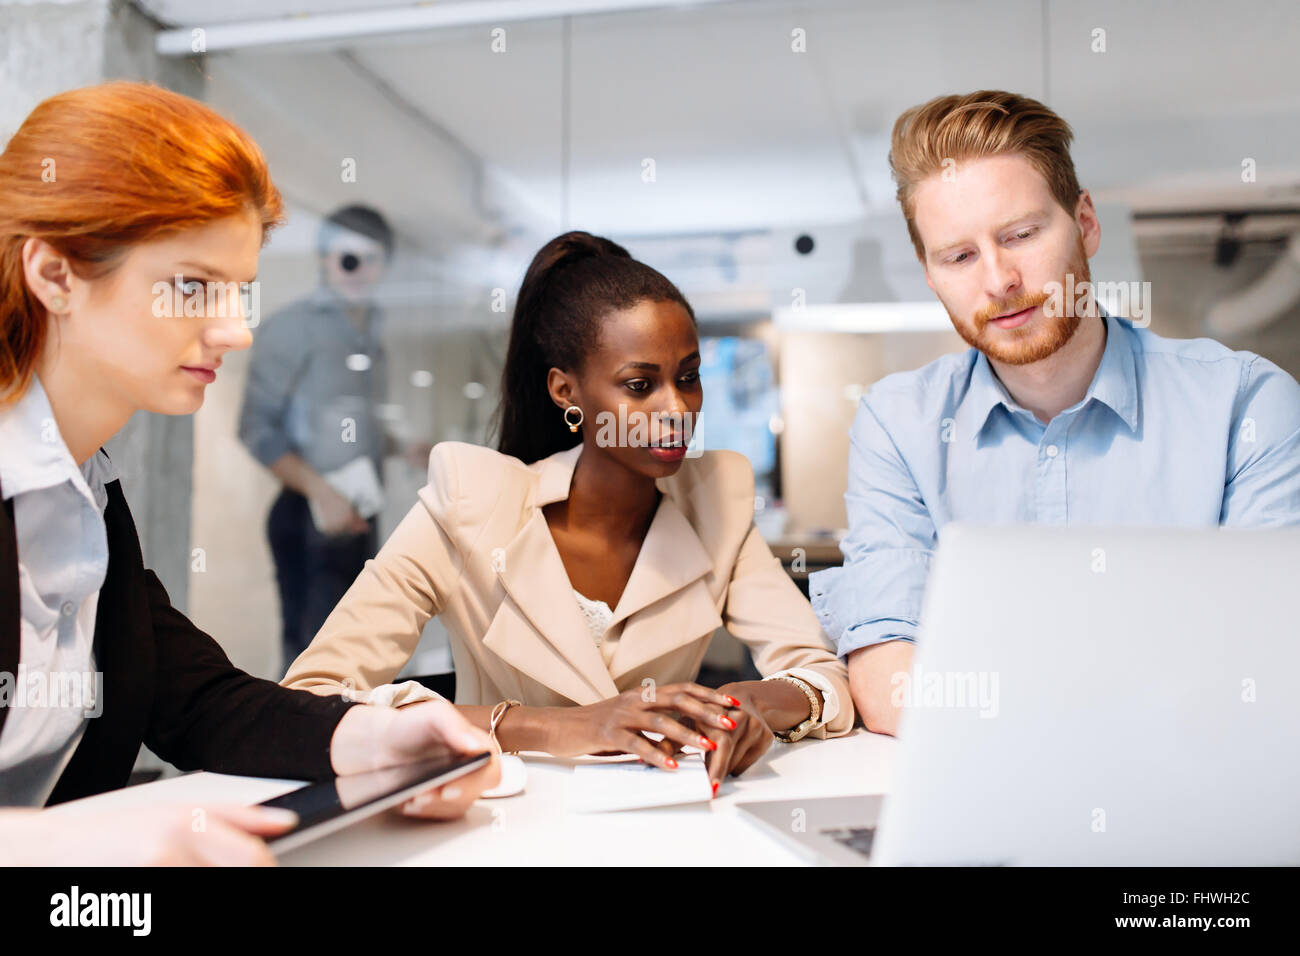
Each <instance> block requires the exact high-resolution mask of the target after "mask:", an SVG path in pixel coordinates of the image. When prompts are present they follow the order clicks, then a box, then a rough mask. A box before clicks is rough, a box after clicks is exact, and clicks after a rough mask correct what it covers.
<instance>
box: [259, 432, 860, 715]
mask: <svg viewBox="0 0 1300 956" xmlns="http://www.w3.org/2000/svg"><path fill="white" fill-rule="evenodd" d="M581 453H582V446H581V445H577V446H574V447H573V448H571V449H568V450H565V451H561V452H557V453H556V454H553V455H551V456H550V457H548V458H544V459H542V460H540V461H537V462H534V463H533V464H531V465H525V464H524V463H523V462H521V461H520V460H519V459H517V458H513V457H510V456H508V455H503V454H501V453H500V452H497V451H494V450H493V449H490V448H485V447H482V446H479V445H470V444H465V443H463V442H442V443H441V444H438V445H437V446H435V447H434V449H433V452H432V454H431V455H430V456H429V483H428V484H427V485H426V486H425V487H423V488H421V489H420V492H419V499H420V500H419V501H418V502H417V503H416V505H415V506H414V507H413V508H412V509H411V510H410V512H409V513H408V514H407V515H406V517H405V518H404V519H403V520H402V522H401V523H400V524H399V525H398V526H397V528H396V530H394V532H393V534H392V536H391V537H390V538H389V539H388V541H387V542H385V544H384V546H383V548H382V549H381V550H380V552H379V554H378V555H377V556H376V557H375V558H374V559H373V560H371V561H367V562H366V565H365V568H364V569H363V570H362V572H361V575H360V576H359V577H358V578H357V580H356V581H355V582H354V583H353V585H352V587H351V588H349V589H348V592H347V594H345V595H344V597H343V600H342V601H340V602H339V604H338V606H337V607H336V608H335V609H334V611H333V612H332V613H331V614H330V616H329V618H328V619H327V620H326V621H325V624H324V626H323V627H322V628H321V630H320V633H318V634H317V635H316V638H315V639H314V640H313V641H312V643H311V645H310V646H309V647H308V648H307V649H306V650H305V651H303V653H302V654H301V655H300V656H299V657H298V659H297V660H296V661H294V663H293V665H292V666H291V667H290V669H289V672H288V674H287V675H286V676H285V678H284V681H283V683H284V684H285V685H286V686H289V687H298V688H304V689H307V690H313V691H317V692H320V693H334V694H337V693H340V692H342V691H346V690H355V691H359V692H369V691H371V690H372V689H373V688H376V687H379V686H380V685H387V684H389V683H390V682H391V681H392V680H393V679H394V678H395V677H396V676H397V673H398V671H400V670H401V669H402V667H403V666H405V664H406V663H407V661H408V660H409V659H410V657H411V654H412V653H413V652H414V651H415V648H416V644H417V643H418V642H419V639H420V632H421V630H422V629H423V628H424V625H425V623H426V622H427V621H428V620H429V618H430V617H431V616H432V615H434V614H437V615H440V616H441V618H442V623H443V624H444V625H445V626H446V628H447V631H448V632H449V634H450V639H451V652H452V658H453V660H454V662H455V667H456V703H458V704H495V703H497V702H498V701H500V700H503V699H505V698H507V697H512V698H515V699H517V700H521V701H523V702H524V703H525V704H527V705H530V706H560V705H572V704H591V703H595V702H597V701H600V700H603V699H605V698H608V697H613V696H615V695H616V694H618V693H619V692H620V691H624V690H628V689H630V688H636V687H641V686H643V681H646V680H653V681H654V682H655V683H657V684H666V683H671V682H674V681H686V680H694V679H695V677H696V675H697V674H698V673H699V668H700V663H701V661H702V659H703V657H704V652H705V650H706V649H707V647H708V645H709V639H710V638H711V637H712V635H713V632H714V631H715V630H716V629H717V628H718V627H720V626H723V627H726V629H727V630H728V631H729V632H730V633H731V634H732V635H734V636H735V637H736V638H737V639H739V640H741V641H743V642H744V643H745V644H747V645H748V646H749V649H750V650H751V651H752V653H753V657H754V663H755V666H756V667H757V668H758V670H759V672H760V673H761V674H763V675H764V676H770V675H774V674H777V673H780V672H784V671H786V670H789V669H793V668H798V669H806V670H807V671H811V672H812V673H813V674H815V675H817V676H818V677H819V678H821V679H820V680H818V681H816V683H818V684H819V685H821V686H823V687H824V688H826V687H829V688H831V689H833V691H834V695H835V697H836V698H837V703H838V711H839V712H838V714H836V715H835V716H834V717H833V719H832V720H831V721H830V723H829V724H827V725H825V726H823V727H820V728H818V729H817V730H814V731H813V733H814V734H816V735H818V736H822V737H825V736H834V735H838V734H841V733H846V732H848V731H849V730H850V729H851V728H852V726H853V719H854V715H853V702H852V698H851V696H850V694H849V688H848V674H847V671H846V669H845V666H844V663H843V662H842V661H840V660H839V658H838V657H836V654H835V651H834V649H833V648H832V646H831V644H830V642H829V641H828V640H827V639H826V638H825V637H824V636H823V634H822V630H821V624H820V622H819V621H818V620H817V617H816V615H815V614H814V613H813V610H812V607H811V606H810V605H809V603H808V601H807V599H806V598H805V597H804V596H803V595H802V594H801V593H800V592H799V589H798V588H797V587H796V586H795V584H794V582H793V581H791V580H790V578H789V577H788V576H787V575H786V573H785V572H784V570H783V569H782V567H781V563H780V562H779V561H778V560H777V558H776V557H775V556H774V555H773V554H772V552H771V551H770V550H769V549H768V547H767V544H766V543H765V542H764V540H763V538H762V537H761V536H760V535H759V533H758V530H757V528H756V527H755V526H754V520H753V518H754V476H753V471H752V469H751V467H750V464H749V461H748V459H746V458H745V457H744V456H743V455H740V454H738V453H736V452H731V451H706V452H704V453H703V454H702V455H701V456H700V457H698V458H687V459H685V460H684V461H683V463H682V466H681V468H679V469H678V471H677V474H675V475H673V476H672V477H669V478H661V479H658V480H657V481H656V485H657V487H658V488H659V490H660V491H662V492H663V498H661V499H660V503H659V507H658V509H657V510H656V512H655V515H654V518H653V520H652V521H651V524H650V529H649V531H648V532H647V534H646V537H645V541H644V542H643V544H642V546H641V551H640V553H639V554H638V556H637V559H636V563H635V565H634V566H633V569H632V574H631V577H630V578H629V579H628V582H627V587H626V588H625V590H624V592H623V595H622V597H621V598H620V599H619V602H618V606H617V607H616V608H614V616H613V620H612V621H611V623H610V627H609V629H608V630H607V631H606V635H605V637H604V640H603V643H604V644H605V649H604V653H603V654H602V651H601V648H600V647H598V646H597V644H596V642H595V641H594V640H593V639H592V636H591V632H590V631H589V629H588V626H587V622H586V619H585V618H584V616H583V614H582V611H581V609H580V607H579V605H578V602H577V599H576V598H575V596H574V594H573V588H572V585H571V584H570V581H569V577H568V573H567V572H566V571H565V568H564V563H563V561H562V560H561V558H560V553H559V551H558V549H557V548H556V546H555V540H554V538H552V537H551V532H550V528H549V526H548V525H547V523H546V518H545V517H544V515H543V514H542V506H543V505H546V504H549V503H550V502H553V501H559V500H561V499H563V498H567V497H568V495H569V486H570V483H571V480H572V478H573V469H574V465H575V464H576V462H577V460H578V456H579V455H580V454H581ZM401 686H402V688H403V689H402V691H401V692H400V693H399V694H398V695H397V698H396V699H392V698H391V697H390V699H389V702H390V703H396V704H401V703H408V702H410V701H412V700H414V699H418V698H420V697H423V696H434V695H433V694H432V692H427V693H425V692H424V691H423V689H422V688H419V686H418V685H414V684H411V685H401ZM390 690H391V688H390ZM823 695H824V696H825V690H823Z"/></svg>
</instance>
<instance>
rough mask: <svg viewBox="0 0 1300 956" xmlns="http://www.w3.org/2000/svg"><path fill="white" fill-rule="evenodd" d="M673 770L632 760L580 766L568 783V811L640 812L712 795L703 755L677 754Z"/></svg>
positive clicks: (695, 801)
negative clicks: (647, 808) (649, 808)
mask: <svg viewBox="0 0 1300 956" xmlns="http://www.w3.org/2000/svg"><path fill="white" fill-rule="evenodd" d="M675 759H676V760H677V769H676V770H661V769H660V768H658V767H652V766H651V765H650V764H645V763H638V762H637V761H635V760H619V761H611V762H608V763H591V764H580V765H579V766H578V767H576V768H574V771H573V777H572V779H571V781H570V789H569V808H570V810H572V811H573V812H575V813H604V812H607V811H611V810H639V809H642V808H645V807H668V806H674V805H676V804H679V803H700V802H703V801H706V800H708V799H709V798H710V797H711V796H712V795H713V787H712V786H711V785H710V783H709V772H708V770H707V769H706V768H705V766H704V755H703V754H698V753H696V754H678V755H677V757H676V758H675Z"/></svg>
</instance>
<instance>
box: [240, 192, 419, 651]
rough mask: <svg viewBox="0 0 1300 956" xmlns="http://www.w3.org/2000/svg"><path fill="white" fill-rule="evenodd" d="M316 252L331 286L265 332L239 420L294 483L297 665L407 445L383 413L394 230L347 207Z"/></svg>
mask: <svg viewBox="0 0 1300 956" xmlns="http://www.w3.org/2000/svg"><path fill="white" fill-rule="evenodd" d="M317 251H318V254H319V256H320V267H321V285H320V287H319V288H318V289H317V290H316V291H315V292H313V293H312V294H311V295H309V296H307V297H306V298H303V299H300V300H298V301H296V302H293V303H291V304H290V305H288V306H286V307H285V308H284V309H282V310H280V311H279V312H277V313H276V314H275V315H272V316H270V317H269V318H268V319H267V320H266V321H265V323H264V324H263V326H262V327H261V328H259V329H258V330H257V331H256V333H255V335H254V342H253V353H252V360H251V363H250V367H249V373H248V384H247V388H246V391H245V394H244V404H243V408H242V410H241V412H240V417H239V438H240V441H242V442H243V443H244V445H245V446H246V447H247V448H248V450H249V451H250V452H251V453H252V454H253V457H255V458H256V459H257V460H258V461H259V462H261V463H262V465H264V466H265V467H266V468H268V469H269V470H270V471H271V473H272V474H273V475H275V477H276V478H278V479H279V480H280V482H281V483H282V484H283V486H284V487H283V489H282V490H281V492H280V495H279V497H277V498H276V500H275V503H274V504H273V505H272V507H271V512H270V515H269V517H268V520H267V536H268V538H269V540H270V545H271V554H272V557H273V559H274V561H275V573H276V582H277V584H278V587H279V592H280V608H281V617H282V621H283V651H284V660H283V666H284V667H286V668H287V667H288V665H289V664H290V663H292V662H293V660H294V658H296V657H297V656H298V654H299V653H300V652H301V651H302V650H303V649H304V648H305V647H306V646H307V645H308V644H309V643H311V639H312V637H313V636H314V635H315V634H316V632H317V631H318V630H319V629H320V626H321V624H323V623H324V621H325V618H326V617H327V616H328V615H329V612H330V611H331V610H332V609H333V608H334V605H335V604H337V603H338V601H339V598H341V597H342V596H343V593H344V592H345V591H346V590H347V589H348V587H349V586H350V585H351V584H352V581H353V580H354V579H355V578H356V576H357V575H358V574H359V573H360V571H361V568H362V566H363V565H364V564H365V562H366V560H367V559H368V558H371V557H373V556H374V554H375V552H376V550H377V547H378V534H377V525H376V517H375V516H376V514H377V513H378V511H379V510H380V508H381V507H382V504H383V493H382V475H383V459H384V457H385V455H386V454H391V453H394V452H398V451H401V450H403V449H402V448H401V447H400V446H399V445H398V443H397V442H396V440H395V439H394V438H392V437H391V436H390V435H389V434H388V432H387V431H386V430H385V428H384V425H383V422H382V421H381V418H380V416H379V414H378V410H379V406H380V405H381V404H383V403H384V402H386V401H387V394H388V376H387V363H386V361H385V356H384V350H383V345H382V341H381V322H382V314H381V312H380V309H379V307H378V306H377V305H376V304H375V302H374V299H373V297H374V291H375V288H376V286H377V285H378V283H379V282H380V280H381V279H382V278H383V277H384V274H385V272H386V271H387V268H388V265H389V263H390V262H391V261H392V256H393V233H392V229H391V228H390V227H389V225H388V223H387V222H386V221H385V219H384V217H383V216H382V215H380V214H379V213H378V212H376V211H375V210H373V209H371V208H369V207H366V206H359V205H354V206H347V207H344V208H342V209H339V210H337V211H335V212H334V213H332V214H331V215H329V216H328V217H326V219H325V220H324V221H323V222H322V224H321V228H320V232H319V235H318V238H317ZM427 449H428V446H427V445H422V446H421V448H415V447H414V446H412V447H410V448H407V449H405V450H406V451H408V452H410V453H411V454H412V455H415V454H418V453H419V452H420V451H424V453H425V454H426V455H427Z"/></svg>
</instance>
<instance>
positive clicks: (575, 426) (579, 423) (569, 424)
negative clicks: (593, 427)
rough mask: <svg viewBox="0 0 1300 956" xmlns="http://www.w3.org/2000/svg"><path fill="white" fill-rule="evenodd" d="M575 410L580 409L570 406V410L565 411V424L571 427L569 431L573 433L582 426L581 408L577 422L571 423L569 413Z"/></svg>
mask: <svg viewBox="0 0 1300 956" xmlns="http://www.w3.org/2000/svg"><path fill="white" fill-rule="evenodd" d="M575 408H578V406H577V405H570V406H569V407H568V408H566V409H565V410H564V424H566V425H568V426H569V431H571V432H576V431H577V430H578V426H579V425H581V424H582V409H581V408H578V420H577V421H576V422H573V421H569V412H571V411H573V410H574V409H575Z"/></svg>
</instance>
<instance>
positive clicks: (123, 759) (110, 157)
mask: <svg viewBox="0 0 1300 956" xmlns="http://www.w3.org/2000/svg"><path fill="white" fill-rule="evenodd" d="M282 216H283V213H282V203H281V199H280V196H279V193H278V192H277V190H276V188H275V186H274V185H273V184H272V183H271V180H270V177H269V175H268V174H267V169H266V165H265V161H264V159H263V157H262V155H261V153H260V151H259V150H258V148H257V146H256V145H255V144H254V143H253V142H252V141H251V140H250V139H249V138H248V137H247V135H245V134H244V133H243V132H242V131H240V130H239V129H238V128H236V127H235V126H234V125H232V124H231V123H230V122H228V121H227V120H225V119H223V118H222V117H221V116H219V115H218V114H216V113H214V112H213V111H212V110H210V109H208V108H207V107H205V106H203V105H202V104H200V103H198V102H195V101H194V100H191V99H188V98H186V97H183V96H180V95H177V94H175V93H170V92H168V91H166V90H162V89H159V88H156V87H152V86H148V85H144V84H137V83H121V82H119V83H107V84H104V85H102V86H96V87H88V88H85V89H79V90H72V91H69V92H66V93H61V94H59V95H57V96H53V97H51V98H49V99H47V100H46V101H44V102H43V103H41V104H40V105H39V106H37V107H36V109H34V110H33V111H32V113H31V115H30V116H28V117H27V119H26V120H25V121H24V123H23V124H22V126H21V127H20V128H19V130H18V132H17V133H15V134H14V136H13V138H12V139H11V140H10V141H9V143H8V145H7V146H6V148H5V150H4V153H3V154H0V498H2V499H3V505H4V507H3V509H2V510H0V804H3V805H5V806H10V807H13V806H19V807H29V808H32V807H42V806H45V805H46V804H51V803H60V802H63V801H66V800H70V799H73V798H76V797H83V796H87V795H89V794H94V793H99V792H102V791H105V790H110V789H113V788H116V787H120V786H122V785H123V784H124V783H126V780H127V777H128V775H129V773H130V770H131V767H132V764H133V763H134V761H135V758H136V755H137V753H138V751H139V749H140V746H141V744H142V743H144V744H147V745H148V746H149V748H150V749H151V750H153V751H154V752H155V753H157V754H158V755H159V756H160V757H162V758H163V759H165V760H168V761H170V762H171V763H173V764H175V765H176V766H178V767H180V768H182V769H193V768H204V769H208V770H216V771H221V772H225V773H236V774H252V775H262V776H276V777H294V778H301V779H321V778H328V777H330V776H332V775H334V774H337V773H351V772H357V771H362V770H368V769H373V768H375V767H380V766H388V765H393V764H399V763H404V762H407V761H410V760H413V759H418V758H419V757H421V756H425V755H427V754H428V753H429V752H430V751H432V750H434V749H436V748H438V747H440V746H441V747H445V746H450V747H452V748H453V749H456V750H462V751H479V750H484V749H488V741H487V737H486V735H485V734H483V733H482V732H481V731H479V730H477V729H476V728H473V727H471V726H470V725H469V724H468V723H467V722H466V721H465V720H463V719H462V718H461V717H460V716H459V715H458V714H457V713H456V712H455V710H454V709H453V708H452V707H451V705H449V704H446V703H435V704H432V705H430V706H427V707H424V706H422V707H420V708H404V709H402V710H394V709H391V708H378V707H370V706H357V705H355V704H354V702H352V701H349V700H346V699H344V698H342V697H320V696H317V695H315V694H311V693H308V692H306V691H294V690H288V689H285V688H282V687H279V686H278V685H276V684H274V683H272V682H270V681H265V680H259V679H256V678H254V677H251V676H249V675H248V674H245V673H244V672H242V671H240V670H238V669H237V668H236V667H234V665H232V664H231V663H230V661H229V659H228V658H227V657H226V655H225V654H224V653H223V652H222V650H221V648H220V647H219V646H218V645H217V643H216V642H215V641H213V640H212V639H211V638H210V637H208V635H206V634H204V633H203V632H202V631H200V630H199V629H198V628H197V627H195V626H194V625H193V624H192V623H190V621H189V620H188V619H187V618H186V617H185V616H184V615H183V614H181V613H180V612H179V611H177V610H176V609H175V608H173V607H172V606H171V604H170V602H169V601H168V598H167V594H166V592H165V591H164V590H163V587H162V584H161V583H160V582H159V580H158V578H157V577H156V576H155V575H154V574H153V572H152V571H149V570H147V569H146V568H145V567H144V564H143V562H142V559H141V553H140V545H139V541H138V539H137V537H136V532H135V527H134V524H133V522H132V520H131V513H130V510H129V509H128V507H127V504H126V501H125V499H124V498H123V496H122V489H121V486H120V483H119V482H118V481H117V479H116V476H115V474H114V472H113V465H112V462H110V461H109V459H108V456H107V455H105V454H104V452H103V448H102V446H103V445H104V443H105V442H106V441H108V439H110V438H111V437H113V435H114V434H115V433H116V432H117V431H118V430H119V429H120V428H122V426H123V425H125V424H126V422H127V419H129V418H130V417H131V415H133V414H134V413H135V412H137V411H142V410H143V411H150V412H158V413H162V414H167V415H187V414H190V413H192V412H194V411H195V410H197V409H198V408H199V406H200V405H202V404H203V396H204V390H205V389H206V387H207V385H208V384H209V383H211V382H212V381H213V380H214V378H215V377H216V374H217V370H218V368H219V367H220V365H221V360H222V356H223V355H225V353H226V352H229V351H231V350H236V349H243V348H247V347H248V345H249V342H250V335H249V332H248V330H247V328H246V327H245V326H246V324H247V323H246V320H245V314H244V310H243V308H242V303H241V297H240V291H241V286H240V284H241V283H248V282H252V281H253V280H254V279H255V276H256V273H257V260H258V254H259V251H260V249H261V247H262V245H263V242H264V241H265V238H266V234H267V231H268V230H269V229H271V228H272V227H274V226H276V225H277V224H278V223H279V222H280V221H281V220H282ZM178 277H179V278H178ZM196 282H197V283H199V284H198V285H194V284H193V283H196ZM173 285H178V286H179V288H176V289H173ZM164 290H165V291H164ZM214 292H215V295H214ZM196 296H199V297H201V298H197V299H196V298H195V297H196ZM176 303H179V304H180V305H181V308H179V309H177V308H174V307H173V306H174V305H175V304H176ZM92 675H93V679H89V678H91V677H92ZM81 678H87V679H86V680H79V679H81ZM101 678H102V680H101ZM69 685H71V686H73V687H78V686H80V687H85V688H88V689H89V690H90V695H91V696H93V697H94V698H95V699H93V700H91V699H87V698H86V695H83V694H72V695H64V696H60V695H58V694H51V693H41V694H40V695H39V696H40V698H41V702H42V703H43V706H36V705H35V704H36V703H37V700H36V698H37V694H36V693H34V691H44V690H45V689H46V688H48V689H49V690H51V691H53V690H54V689H56V688H64V689H66V688H67V687H68V686H69ZM68 697H72V698H80V699H73V700H69V699H67V698H68ZM62 703H66V704H68V706H59V704H62ZM497 775H498V769H497V767H496V765H495V761H494V762H493V764H492V765H491V766H489V767H487V768H485V769H483V770H480V771H479V772H478V773H477V774H475V775H474V776H472V777H467V778H463V779H461V780H459V781H457V782H456V784H453V785H450V786H449V787H448V788H447V791H446V792H441V791H435V792H433V793H430V794H425V795H422V797H421V798H416V801H413V803H412V804H411V805H408V810H411V811H413V812H417V813H419V814H421V815H426V816H435V817H448V816H458V815H460V814H461V813H463V812H464V811H465V809H466V808H467V806H468V805H469V803H470V802H471V801H472V800H473V799H474V797H476V796H477V794H478V793H479V792H481V791H482V789H483V788H484V787H487V786H492V785H494V783H495V781H496V779H497ZM451 787H455V790H452V789H451ZM189 821H190V810H189V809H188V808H187V809H185V810H183V811H173V812H170V813H159V812H158V811H156V810H154V811H151V812H150V813H145V814H139V813H136V814H121V813H118V814H115V815H113V819H112V820H105V819H104V818H103V815H102V814H101V815H97V816H91V817H74V818H71V819H64V820H62V821H61V822H59V823H58V824H57V826H56V825H54V823H53V822H52V821H50V822H47V821H46V818H45V815H44V814H42V813H40V812H38V811H35V810H30V809H29V810H5V811H2V812H0V858H4V859H5V861H6V862H23V861H33V862H36V861H40V862H68V863H75V862H82V861H92V860H94V861H102V862H116V863H143V862H162V861H166V862H218V863H240V864H242V863H251V862H266V861H267V860H268V859H269V855H268V854H267V852H266V848H265V845H264V844H263V843H262V841H261V840H259V839H257V837H256V836H254V835H253V834H260V835H269V834H272V833H275V832H279V830H280V829H281V828H282V827H283V826H284V825H285V824H284V822H283V821H277V820H276V819H274V818H272V817H271V816H270V815H268V814H262V813H260V812H257V811H255V810H253V809H250V808H238V807H228V808H224V809H218V810H216V811H215V812H213V813H211V814H210V815H209V821H208V826H207V828H206V830H205V831H204V832H194V829H193V828H192V827H191V826H190V823H189Z"/></svg>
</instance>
